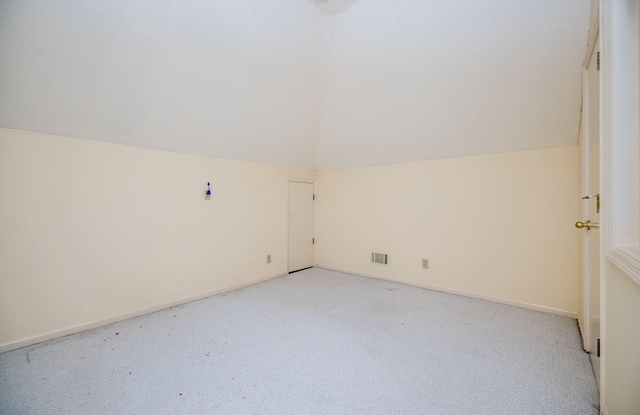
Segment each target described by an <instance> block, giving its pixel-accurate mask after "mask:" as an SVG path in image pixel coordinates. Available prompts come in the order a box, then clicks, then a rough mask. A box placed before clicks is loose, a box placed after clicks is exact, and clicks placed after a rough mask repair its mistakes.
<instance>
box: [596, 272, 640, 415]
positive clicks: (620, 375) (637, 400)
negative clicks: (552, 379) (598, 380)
mask: <svg viewBox="0 0 640 415" xmlns="http://www.w3.org/2000/svg"><path fill="white" fill-rule="evenodd" d="M605 270H606V277H605V278H606V281H605V284H606V290H605V310H604V320H605V324H604V333H603V334H604V339H603V344H602V345H601V347H602V350H603V360H604V363H605V367H604V372H603V376H604V379H602V383H603V385H604V391H605V395H604V399H605V401H604V403H603V404H604V407H605V408H606V409H607V413H608V414H610V415H617V414H636V413H638V408H640V394H638V385H640V353H638V346H639V345H640V324H638V316H640V286H638V285H637V284H636V283H635V282H634V281H633V280H632V279H631V278H629V277H628V276H627V275H625V274H623V273H622V272H621V271H620V270H619V269H618V268H617V267H615V266H614V265H612V264H611V263H610V262H607V265H606V268H605Z"/></svg>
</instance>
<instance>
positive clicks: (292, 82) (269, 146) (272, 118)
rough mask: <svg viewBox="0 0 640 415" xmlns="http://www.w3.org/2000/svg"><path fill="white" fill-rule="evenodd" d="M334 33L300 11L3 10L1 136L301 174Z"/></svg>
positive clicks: (25, 0) (256, 7)
mask: <svg viewBox="0 0 640 415" xmlns="http://www.w3.org/2000/svg"><path fill="white" fill-rule="evenodd" d="M330 24H331V21H330V19H328V18H327V17H326V16H325V15H323V14H322V13H320V12H319V11H318V9H317V7H316V6H314V4H313V3H312V2H306V1H282V0H249V1H238V0H215V1H211V0H191V1H188V2H183V1H173V0H160V1H127V0H114V1H102V0H55V1H54V0H14V1H5V2H0V127H4V128H13V129H21V130H29V131H36V132H44V133H52V134H59V135H66V136H72V137H78V138H85V139H95V140H101V141H110V142H117V143H125V144H131V145H137V146H142V147H151V148H159V149H165V150H174V151H179V152H188V153H196V154H204V155H210V156H217V157H225V158H235V159H242V160H252V161H260V162H265V163H271V164H279V165H288V166H297V167H304V166H306V167H308V166H311V165H313V163H314V146H315V131H316V125H317V114H318V108H317V104H318V93H319V87H320V79H321V71H322V67H323V66H322V62H323V59H324V51H325V49H326V46H327V43H326V38H327V36H328V34H329V27H330Z"/></svg>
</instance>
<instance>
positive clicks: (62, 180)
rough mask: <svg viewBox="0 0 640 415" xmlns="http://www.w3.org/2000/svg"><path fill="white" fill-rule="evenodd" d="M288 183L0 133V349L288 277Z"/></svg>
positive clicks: (274, 175) (181, 157)
mask: <svg viewBox="0 0 640 415" xmlns="http://www.w3.org/2000/svg"><path fill="white" fill-rule="evenodd" d="M291 177H293V178H313V172H312V171H309V170H297V169H288V168H281V167H275V166H270V165H263V164H256V163H250V162H240V161H234V160H227V159H212V158H206V157H199V156H192V155H185V154H176V153H172V152H165V151H159V150H149V149H141V148H136V147H130V146H124V145H119V144H111V143H101V142H96V141H89V140H80V139H73V138H66V137H59V136H52V135H43V134H36V133H25V132H18V131H11V130H5V129H0V207H1V211H2V215H0V235H1V237H0V276H2V277H1V278H0V351H3V350H7V349H9V348H12V347H16V346H20V345H24V344H26V343H29V342H32V341H34V340H38V339H39V340H42V339H44V338H47V337H52V336H55V335H59V334H62V333H66V332H67V331H69V330H70V331H74V330H75V329H74V328H77V327H78V326H83V327H86V325H91V324H93V323H96V322H100V321H105V320H107V321H108V320H109V319H117V318H118V317H121V316H124V315H128V314H130V313H138V312H142V311H144V310H149V309H153V308H157V307H161V306H163V305H167V304H171V303H175V302H179V301H181V300H184V299H188V298H194V297H200V296H203V295H206V294H207V293H211V292H215V291H220V290H225V289H229V288H231V287H235V286H239V285H243V284H248V283H251V282H255V281H258V280H261V279H265V278H269V277H273V276H278V275H281V274H284V273H286V272H287V238H288V234H287V221H288V215H287V209H288V179H289V178H291ZM208 181H209V182H211V185H212V193H213V196H212V198H211V200H210V201H205V200H204V192H205V189H206V183H207V182H208ZM267 254H271V255H272V263H271V264H267V263H266V255H267Z"/></svg>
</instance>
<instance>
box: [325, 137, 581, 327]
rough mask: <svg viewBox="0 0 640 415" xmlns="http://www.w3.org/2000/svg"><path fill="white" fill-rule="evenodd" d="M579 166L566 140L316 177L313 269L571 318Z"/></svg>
mask: <svg viewBox="0 0 640 415" xmlns="http://www.w3.org/2000/svg"><path fill="white" fill-rule="evenodd" d="M578 162H579V160H578V147H577V146H571V147H562V148H555V149H546V150H534V151H525V152H516V153H506V154H495V155H486V156H476V157H466V158H456V159H444V160H435V161H423V162H416V163H404V164H396V165H390V166H380V167H367V168H359V169H347V170H337V171H322V172H319V173H317V177H316V194H317V201H316V264H318V265H319V266H326V267H331V268H337V269H343V270H349V271H351V272H356V273H363V274H373V275H379V276H383V277H386V278H392V279H398V280H401V281H405V282H409V283H414V284H419V285H427V286H433V287H438V288H441V289H447V290H457V291H460V292H464V293H469V294H473V295H478V296H484V297H491V298H494V299H502V300H506V302H515V303H520V304H522V303H525V304H530V305H533V306H535V307H534V308H538V309H543V310H546V311H552V312H558V313H561V314H565V315H570V316H573V317H575V316H576V314H575V313H576V312H577V310H578V294H579V293H578V277H579V235H580V233H579V232H576V230H575V228H574V225H573V224H574V222H575V221H576V218H577V217H579V212H580V210H579V209H580V197H579V193H578V189H579V166H578V164H579V163H578ZM371 252H381V253H388V254H389V265H388V266H381V265H376V264H372V263H370V254H371ZM422 258H426V259H428V260H429V265H430V268H429V269H426V270H425V269H422V268H421V266H422V264H421V260H422Z"/></svg>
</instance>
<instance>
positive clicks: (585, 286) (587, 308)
mask: <svg viewBox="0 0 640 415" xmlns="http://www.w3.org/2000/svg"><path fill="white" fill-rule="evenodd" d="M599 31H600V22H599V13H598V11H597V10H595V16H592V18H591V25H590V28H589V41H588V43H587V50H586V53H585V57H584V60H583V61H582V98H583V101H582V109H583V110H582V116H581V122H580V140H581V154H580V157H581V170H582V171H581V176H582V186H581V192H582V194H581V195H580V197H582V196H584V195H587V194H588V192H589V184H590V183H589V182H590V180H589V174H588V170H587V168H588V158H589V157H588V155H589V143H588V139H587V137H588V134H589V130H588V118H589V114H588V105H587V102H586V101H585V98H586V97H588V96H589V94H588V89H589V85H588V70H589V62H591V58H592V57H593V54H594V53H595V51H596V49H597V46H598V43H599V39H600V37H599ZM599 86H600V90H602V85H601V82H600V83H599ZM600 101H602V100H600ZM599 135H600V134H599ZM601 138H602V136H601V135H600V139H599V140H598V142H599V143H600V148H602V139H601ZM600 177H602V170H600ZM600 181H601V180H600ZM599 187H600V186H599ZM600 188H601V187H600ZM590 203H593V201H590V200H583V201H582V206H581V213H582V217H581V218H580V220H583V219H585V218H587V215H588V208H589V204H590ZM588 237H589V235H588V233H587V232H582V258H581V261H582V267H581V268H582V293H581V295H582V310H581V312H582V326H581V327H580V328H581V331H582V345H583V348H584V350H585V351H587V352H590V353H592V352H593V350H591V344H592V339H591V337H592V333H591V324H589V319H590V316H591V296H590V288H591V287H590V278H589V271H590V269H589V261H588V259H587V255H588V253H589V240H588ZM600 240H601V241H602V235H600ZM601 245H602V243H601ZM600 275H602V274H600ZM600 298H602V293H600Z"/></svg>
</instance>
